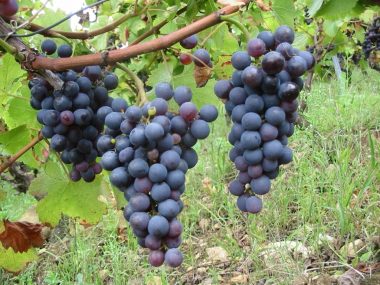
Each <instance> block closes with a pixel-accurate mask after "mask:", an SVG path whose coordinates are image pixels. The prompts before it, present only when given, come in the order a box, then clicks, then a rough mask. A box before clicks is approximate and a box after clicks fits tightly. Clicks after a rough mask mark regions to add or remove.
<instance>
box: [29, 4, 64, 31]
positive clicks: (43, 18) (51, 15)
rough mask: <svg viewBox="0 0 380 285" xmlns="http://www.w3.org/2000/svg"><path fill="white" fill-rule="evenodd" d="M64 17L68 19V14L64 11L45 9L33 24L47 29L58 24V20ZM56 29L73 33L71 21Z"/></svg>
mask: <svg viewBox="0 0 380 285" xmlns="http://www.w3.org/2000/svg"><path fill="white" fill-rule="evenodd" d="M64 17H66V14H65V12H63V11H62V10H56V11H54V10H51V9H49V8H46V7H45V8H44V12H43V13H41V14H40V15H39V16H38V17H37V19H35V20H34V21H33V22H34V23H36V24H38V25H41V26H43V27H47V26H50V25H52V24H54V23H55V22H57V19H63V18H64ZM54 29H57V30H63V31H71V27H70V21H64V22H63V23H61V24H59V25H58V26H56V27H54Z"/></svg>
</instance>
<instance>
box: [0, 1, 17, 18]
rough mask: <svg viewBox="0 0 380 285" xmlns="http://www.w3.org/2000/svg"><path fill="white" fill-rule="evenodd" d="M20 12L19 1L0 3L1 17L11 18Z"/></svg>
mask: <svg viewBox="0 0 380 285" xmlns="http://www.w3.org/2000/svg"><path fill="white" fill-rule="evenodd" d="M17 11H18V4H17V0H6V1H3V2H1V3H0V16H2V17H6V18H7V17H11V16H13V15H15V14H16V13H17Z"/></svg>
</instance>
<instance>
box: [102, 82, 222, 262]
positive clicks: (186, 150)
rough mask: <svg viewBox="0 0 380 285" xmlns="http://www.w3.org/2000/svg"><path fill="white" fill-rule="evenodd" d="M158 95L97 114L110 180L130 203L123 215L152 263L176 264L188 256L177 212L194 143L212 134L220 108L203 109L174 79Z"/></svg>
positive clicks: (194, 156) (159, 88)
mask: <svg viewBox="0 0 380 285" xmlns="http://www.w3.org/2000/svg"><path fill="white" fill-rule="evenodd" d="M155 94H156V98H155V99H154V100H152V101H151V102H148V103H146V104H145V105H144V106H142V107H138V106H133V105H132V106H129V107H127V106H126V105H125V108H123V110H119V111H115V110H112V108H110V107H107V106H104V107H101V108H100V109H99V110H98V112H97V117H98V118H101V120H102V122H104V124H105V126H106V130H105V134H104V135H103V136H101V137H100V138H99V140H98V142H97V147H98V150H99V152H101V153H102V159H101V165H102V166H103V168H104V169H105V170H108V171H110V175H109V176H110V182H111V183H112V184H113V185H114V186H115V187H117V188H118V189H119V190H120V191H122V192H123V193H124V196H125V198H126V199H127V200H128V202H129V203H128V205H127V206H126V207H125V208H124V217H125V219H126V220H128V221H129V223H130V225H131V227H132V229H133V233H134V235H135V236H136V237H137V238H138V242H139V244H140V245H141V246H142V247H144V248H148V249H150V254H149V258H148V259H149V263H150V264H151V265H152V266H156V267H158V266H161V265H162V264H163V263H164V262H165V263H166V264H167V265H168V266H170V267H177V266H180V265H181V263H182V261H183V256H182V253H181V252H180V251H179V249H178V247H179V246H180V245H181V242H182V240H181V233H182V224H181V223H180V222H179V221H178V220H177V219H176V217H177V216H178V215H179V213H180V212H181V211H182V209H183V203H182V201H181V195H182V194H183V193H184V191H185V174H186V173H187V171H188V170H189V169H191V168H193V167H194V166H195V165H196V164H197V162H198V156H197V153H196V152H195V150H194V149H193V146H194V145H195V144H196V143H197V141H198V140H200V139H205V138H206V137H207V136H208V135H209V134H210V127H209V123H210V122H212V121H214V120H215V119H216V118H217V116H218V111H217V109H216V108H215V106H213V105H204V106H203V107H202V108H201V109H200V110H199V111H198V109H197V107H196V106H195V104H193V103H192V102H191V100H192V97H193V95H192V91H191V89H190V88H188V87H186V86H179V87H177V88H176V89H175V90H173V88H172V86H171V85H170V84H169V83H159V84H157V85H156V86H155ZM172 98H173V100H174V101H175V102H176V103H177V104H178V106H179V110H178V112H177V113H175V112H173V111H169V104H168V101H169V100H171V99H172ZM116 100H118V99H115V100H114V102H115V101H116Z"/></svg>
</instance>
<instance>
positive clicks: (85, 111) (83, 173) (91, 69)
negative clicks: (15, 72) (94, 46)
mask: <svg viewBox="0 0 380 285" xmlns="http://www.w3.org/2000/svg"><path fill="white" fill-rule="evenodd" d="M56 49H57V46H56V44H55V42H54V41H52V40H45V41H44V42H43V43H42V50H43V52H45V53H46V54H49V55H50V54H53V53H54V52H55V51H56ZM71 54H72V50H71V47H70V46H69V45H61V46H60V47H59V48H58V55H59V56H61V57H69V56H71ZM57 75H58V76H59V77H60V78H61V79H62V80H63V81H64V85H63V87H62V89H61V90H54V89H53V88H52V86H51V85H50V84H49V83H48V82H47V81H46V80H44V79H41V78H33V79H32V80H31V81H30V82H29V88H30V93H31V99H30V104H31V106H32V107H33V108H34V109H36V110H38V113H37V120H38V122H39V123H40V124H42V125H43V128H42V130H41V133H42V135H43V136H44V137H45V138H47V139H50V147H51V148H52V149H53V150H54V151H56V152H58V153H59V154H60V158H61V160H62V161H63V162H64V163H65V164H72V165H73V168H72V170H71V172H70V178H71V180H73V181H79V180H80V179H81V178H83V180H84V181H86V182H92V181H93V180H94V179H95V175H96V174H99V173H100V172H101V171H102V167H101V166H100V164H98V163H96V159H97V157H99V152H98V150H97V148H96V142H97V140H98V138H99V137H100V133H101V132H102V131H103V123H102V121H101V120H100V119H99V118H98V116H97V113H98V110H99V109H101V108H102V107H103V106H111V107H112V108H114V110H115V111H119V109H117V104H115V103H114V102H113V99H112V98H111V97H109V96H108V92H109V91H110V90H113V89H115V88H116V87H117V85H118V78H117V76H116V75H114V74H112V73H103V72H102V69H101V68H100V66H87V67H86V68H84V69H83V71H82V72H81V73H77V72H75V71H73V70H68V71H66V72H62V73H58V74H57ZM115 105H116V107H115ZM111 107H108V108H111Z"/></svg>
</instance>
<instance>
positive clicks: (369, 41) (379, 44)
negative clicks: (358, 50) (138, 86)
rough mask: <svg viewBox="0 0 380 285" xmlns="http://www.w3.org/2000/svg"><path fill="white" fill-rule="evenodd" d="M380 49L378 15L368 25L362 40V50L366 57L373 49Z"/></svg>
mask: <svg viewBox="0 0 380 285" xmlns="http://www.w3.org/2000/svg"><path fill="white" fill-rule="evenodd" d="M379 50H380V17H376V18H375V19H374V20H373V23H372V25H371V26H370V27H368V29H367V31H366V33H365V40H364V42H363V52H364V55H365V58H366V59H368V58H369V57H370V55H371V53H372V52H373V51H379Z"/></svg>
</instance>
